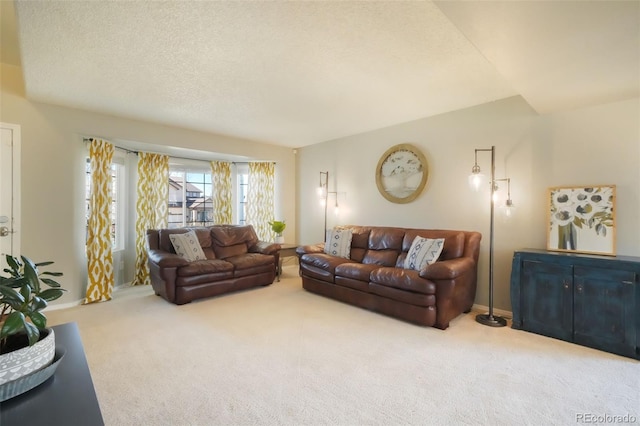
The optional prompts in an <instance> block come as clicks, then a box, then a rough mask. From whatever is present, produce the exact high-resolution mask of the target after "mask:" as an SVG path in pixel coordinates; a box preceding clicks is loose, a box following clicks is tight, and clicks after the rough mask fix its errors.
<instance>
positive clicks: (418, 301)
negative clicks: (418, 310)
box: [368, 283, 436, 306]
mask: <svg viewBox="0 0 640 426" xmlns="http://www.w3.org/2000/svg"><path fill="white" fill-rule="evenodd" d="M368 291H369V292H370V293H373V294H377V295H378V296H382V297H386V298H387V299H391V300H397V301H398V302H402V303H407V304H409V305H416V306H436V295H435V294H420V293H414V292H411V291H406V290H401V289H398V288H393V287H387V286H384V285H380V284H376V283H370V284H369V288H368Z"/></svg>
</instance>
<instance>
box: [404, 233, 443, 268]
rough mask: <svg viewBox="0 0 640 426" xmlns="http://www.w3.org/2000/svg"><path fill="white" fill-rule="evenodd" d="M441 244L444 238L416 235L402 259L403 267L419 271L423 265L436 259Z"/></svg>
mask: <svg viewBox="0 0 640 426" xmlns="http://www.w3.org/2000/svg"><path fill="white" fill-rule="evenodd" d="M443 246H444V238H436V239H431V238H423V237H416V238H415V239H414V240H413V244H411V248H410V249H409V253H408V254H407V257H406V259H405V261H404V267H405V268H406V269H415V270H416V271H419V270H421V269H422V268H424V267H425V266H428V265H431V264H432V263H434V262H435V261H436V260H438V257H439V256H440V253H442V247H443Z"/></svg>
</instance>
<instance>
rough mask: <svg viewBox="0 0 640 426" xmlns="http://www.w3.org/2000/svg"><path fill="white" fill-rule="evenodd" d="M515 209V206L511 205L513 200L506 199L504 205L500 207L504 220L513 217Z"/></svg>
mask: <svg viewBox="0 0 640 426" xmlns="http://www.w3.org/2000/svg"><path fill="white" fill-rule="evenodd" d="M515 208H516V206H514V205H513V200H511V199H508V200H507V201H505V203H504V204H503V205H502V214H503V215H504V217H505V219H509V218H511V217H512V216H513V214H514V213H515Z"/></svg>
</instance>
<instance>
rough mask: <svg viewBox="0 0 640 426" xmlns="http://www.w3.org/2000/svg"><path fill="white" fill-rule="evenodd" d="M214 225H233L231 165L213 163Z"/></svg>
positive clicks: (212, 195)
mask: <svg viewBox="0 0 640 426" xmlns="http://www.w3.org/2000/svg"><path fill="white" fill-rule="evenodd" d="M211 183H212V184H213V191H212V194H211V201H212V203H213V223H215V224H225V223H231V221H232V219H231V163H226V162H223V161H212V162H211Z"/></svg>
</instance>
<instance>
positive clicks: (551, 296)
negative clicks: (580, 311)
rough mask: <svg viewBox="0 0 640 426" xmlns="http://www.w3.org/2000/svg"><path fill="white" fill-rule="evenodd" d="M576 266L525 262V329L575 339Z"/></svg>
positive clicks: (523, 280)
mask: <svg viewBox="0 0 640 426" xmlns="http://www.w3.org/2000/svg"><path fill="white" fill-rule="evenodd" d="M572 274H573V267H572V266H566V265H557V264H554V263H541V262H534V261H527V260H525V261H523V262H522V280H521V284H522V287H521V294H520V297H521V301H520V306H521V307H522V328H523V329H524V330H528V331H532V332H534V333H538V334H544V335H545V336H549V337H555V338H558V339H563V340H571V338H572V334H573V333H572V331H573V295H572V292H573V286H572Z"/></svg>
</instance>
